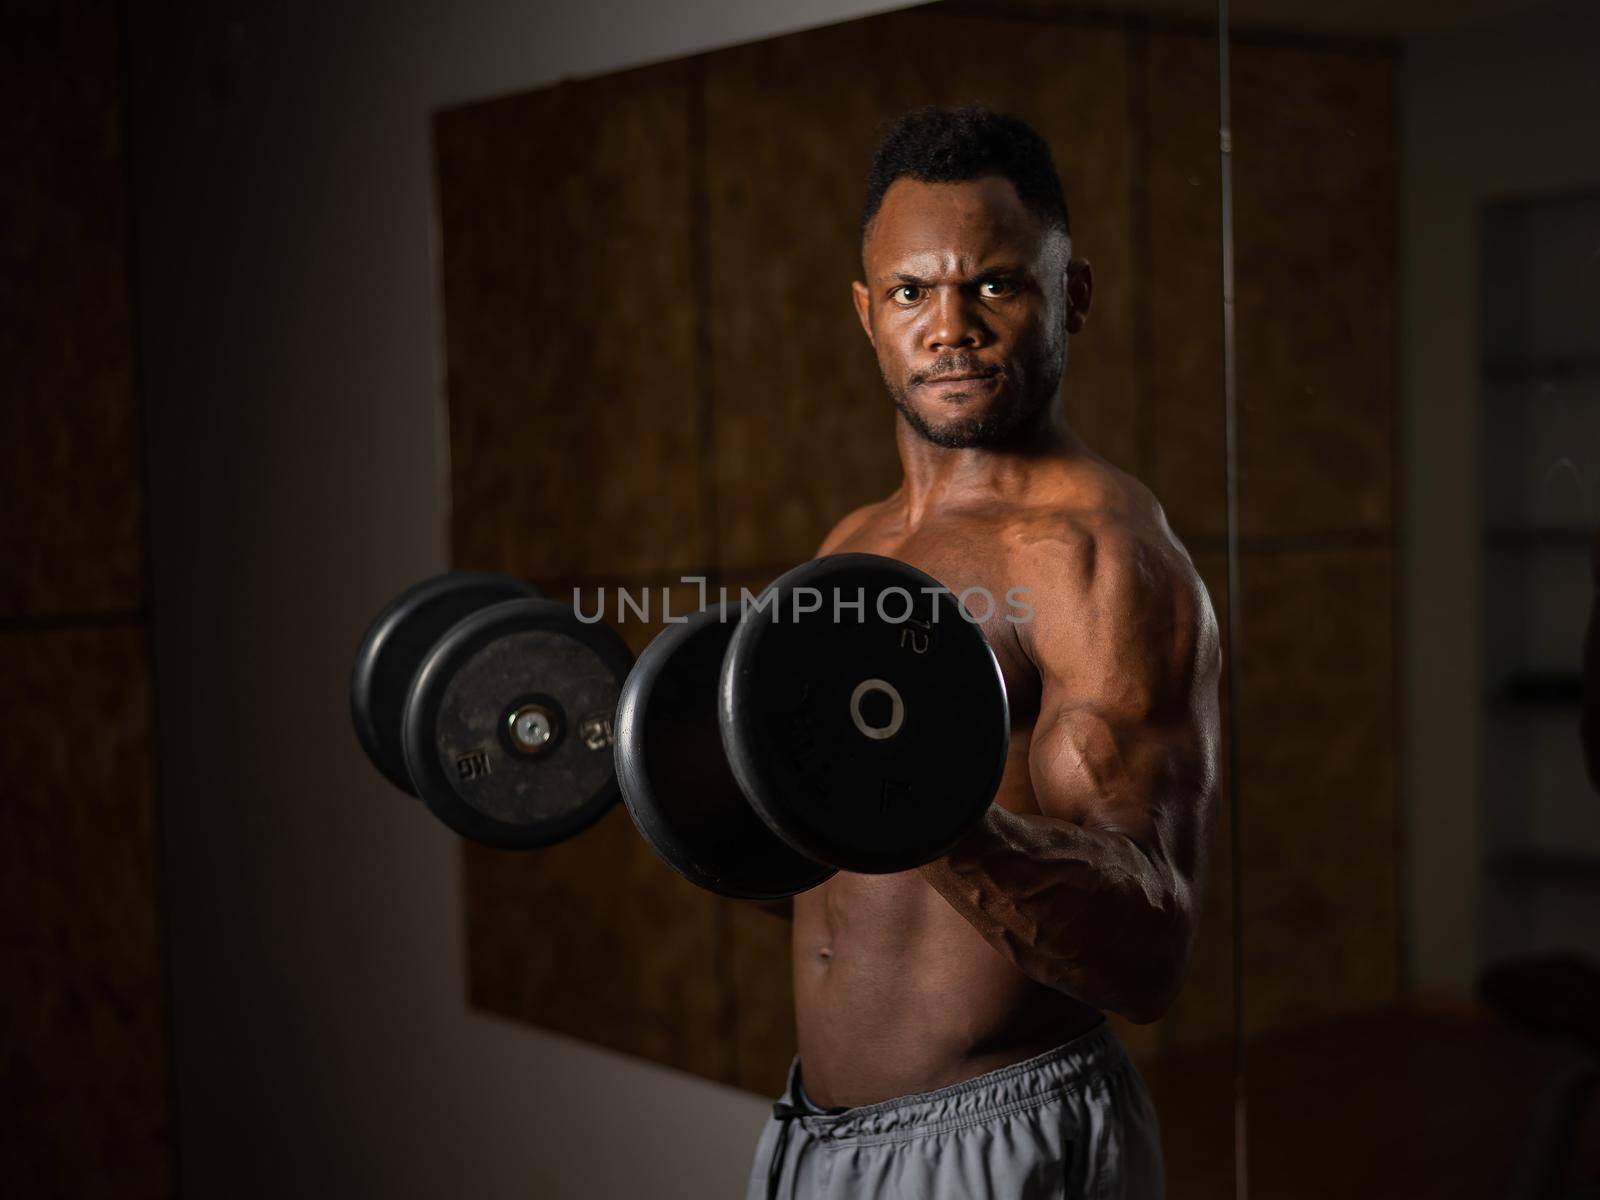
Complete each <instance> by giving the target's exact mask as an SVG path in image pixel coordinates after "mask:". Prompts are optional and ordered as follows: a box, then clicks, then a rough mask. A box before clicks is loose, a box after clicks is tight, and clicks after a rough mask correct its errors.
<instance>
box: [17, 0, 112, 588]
mask: <svg viewBox="0 0 1600 1200" xmlns="http://www.w3.org/2000/svg"><path fill="white" fill-rule="evenodd" d="M0 31H3V34H0V105H3V108H4V111H5V113H6V114H7V116H6V120H5V121H4V122H3V123H0V161H3V162H4V163H5V171H6V176H7V185H6V186H5V187H4V188H0V259H3V261H4V263H5V267H4V269H3V270H0V364H3V367H0V370H3V371H4V375H3V380H4V384H3V392H4V396H5V436H4V438H0V510H3V511H4V513H5V520H4V521H3V522H0V616H16V615H19V614H39V613H62V612H72V613H84V612H105V611H117V610H130V609H134V608H137V607H138V606H139V605H140V603H141V602H142V589H143V582H142V554H143V550H142V540H141V539H142V523H143V520H144V492H143V485H142V481H141V473H142V470H143V467H142V458H143V446H142V445H141V442H140V432H139V421H138V410H137V408H136V406H135V405H134V397H133V331H132V322H131V318H130V315H129V302H128V275H127V243H128V229H127V198H126V194H125V188H124V181H123V148H122V136H121V128H122V126H121V106H120V103H119V85H118V73H119V67H118V61H117V19H116V8H115V6H114V5H111V4H98V5H97V4H48V5H34V6H18V5H9V6H7V8H6V10H5V15H4V17H3V18H0Z"/></svg>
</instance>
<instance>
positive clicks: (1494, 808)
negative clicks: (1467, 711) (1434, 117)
mask: <svg viewBox="0 0 1600 1200" xmlns="http://www.w3.org/2000/svg"><path fill="white" fill-rule="evenodd" d="M1481 232H1482V239H1483V240H1482V263H1483V271H1482V281H1483V309H1482V314H1483V325H1482V332H1483V336H1482V339H1481V344H1482V351H1483V360H1482V365H1481V370H1480V396H1481V410H1480V415H1481V420H1482V434H1483V436H1482V439H1481V445H1482V447H1483V450H1482V455H1481V466H1480V470H1481V480H1482V485H1483V487H1482V494H1483V511H1482V513H1481V514H1480V519H1481V527H1482V538H1483V559H1482V561H1483V576H1482V582H1481V586H1482V596H1483V613H1484V625H1483V635H1482V636H1483V645H1482V648H1481V649H1482V654H1483V663H1484V682H1485V695H1484V745H1483V760H1482V769H1483V778H1484V780H1485V789H1484V803H1485V812H1484V818H1485V820H1484V828H1485V830H1486V843H1485V846H1484V857H1483V862H1482V872H1483V875H1482V879H1483V892H1482V895H1483V911H1482V926H1481V938H1480V957H1481V959H1482V960H1483V961H1485V962H1489V961H1495V960H1500V959H1505V958H1508V957H1513V956H1516V955H1519V954H1528V953H1534V952H1539V951H1543V950H1550V949H1556V948H1564V949H1570V950H1581V951H1584V952H1587V953H1590V954H1595V955H1597V956H1600V796H1597V795H1595V794H1594V792H1593V790H1592V788H1591V787H1590V785H1589V782H1588V779H1587V777H1586V775H1585V773H1584V770H1583V764H1582V752H1581V749H1580V747H1579V743H1578V732H1577V724H1578V713H1579V708H1580V705H1581V703H1582V697H1583V684H1582V678H1581V676H1580V674H1579V669H1580V661H1581V655H1582V645H1583V631H1584V625H1585V621H1586V619H1587V615H1588V604H1589V599H1590V594H1591V587H1590V575H1589V557H1588V555H1589V547H1590V544H1591V540H1592V538H1593V537H1594V530H1595V527H1596V525H1597V524H1600V193H1591V194H1581V195H1570V194H1569V195H1561V196H1551V197H1544V198H1534V199H1521V200H1517V201H1514V202H1506V203H1496V204H1493V205H1489V206H1487V207H1486V208H1485V209H1484V211H1483V218H1482V222H1481Z"/></svg>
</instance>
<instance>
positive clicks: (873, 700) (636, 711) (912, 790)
mask: <svg viewBox="0 0 1600 1200" xmlns="http://www.w3.org/2000/svg"><path fill="white" fill-rule="evenodd" d="M818 597H820V603H817V599H818ZM836 599H842V600H843V603H842V604H838V605H836V604H835V600H836ZM858 604H859V607H858ZM814 605H815V607H813V606H814ZM808 610H809V611H808ZM1010 732H1011V727H1010V713H1009V709H1008V704H1007V699H1006V688H1005V679H1004V676H1003V675H1002V674H1001V671H1000V665H999V662H998V660H997V659H996V657H995V654H994V650H993V648H992V647H991V646H990V645H989V642H988V639H987V638H985V637H984V634H983V631H982V630H981V629H980V628H979V627H978V626H977V625H976V624H974V623H973V622H971V621H970V620H968V619H967V618H966V616H965V615H964V613H963V611H962V609H961V607H960V605H959V604H958V602H957V600H956V598H955V597H954V596H952V595H951V594H950V592H948V591H946V590H944V589H943V588H941V587H940V585H939V584H938V582H937V581H936V580H934V579H933V578H932V577H931V576H929V575H927V574H925V573H923V572H922V571H919V570H916V569H915V568H913V567H910V566H907V565H906V564H904V563H901V562H898V561H896V560H894V559H889V558H883V557H881V556H878V555H870V554H839V555H830V556H827V557H824V558H819V559H815V560H813V561H811V562H808V563H804V564H802V565H801V566H799V567H796V568H795V569H794V570H792V571H789V572H788V573H786V574H784V575H783V576H781V577H780V578H779V579H778V580H777V582H776V583H774V584H773V585H772V586H771V587H770V588H768V589H767V590H766V591H765V592H763V593H762V595H761V597H760V600H759V602H758V603H757V604H755V605H752V606H750V608H749V611H747V612H745V613H744V614H743V615H742V617H741V615H740V613H739V612H738V611H737V610H736V609H735V608H734V607H733V606H713V607H711V608H707V609H705V610H703V611H701V612H699V613H697V614H695V615H694V616H691V617H690V618H688V619H687V620H686V621H684V622H683V623H681V624H674V625H669V626H668V627H667V628H666V629H665V630H663V631H662V632H661V633H660V634H659V635H658V636H657V637H656V638H655V639H654V640H653V641H652V642H651V643H650V645H649V646H648V647H646V648H645V651H644V653H643V654H641V655H640V656H639V661H638V662H637V663H636V664H635V666H634V669H633V671H632V672H631V673H630V674H629V676H628V679H627V682H626V683H625V684H624V686H623V689H622V698H621V701H620V703H619V705H618V709H617V723H616V738H617V745H616V753H617V767H618V782H619V783H620V785H621V788H622V797H623V801H624V803H626V805H627V807H628V812H629V814H630V815H631V816H632V818H633V821H634V824H635V825H636V826H637V827H638V829H639V832H640V833H641V834H642V835H643V837H644V838H645V840H646V841H647V842H648V843H649V844H650V845H651V847H652V848H654V850H655V851H656V853H657V854H659V855H660V856H661V857H662V858H663V859H665V860H666V861H667V863H669V864H670V865H671V866H672V867H673V868H674V869H675V870H677V871H678V872H679V874H681V875H683V876H684V877H685V878H686V879H688V880H689V881H690V882H692V883H695V884H697V885H699V886H700V887H703V888H707V889H709V890H710V891H713V892H716V893H718V894H720V895H724V896H732V897H736V898H739V899H747V900H760V899H776V898H779V897H783V896H791V895H794V894H796V893H798V892H802V891H805V890H806V889H808V888H811V887H814V886H816V885H817V884H819V883H821V882H823V881H824V880H825V879H827V878H828V877H829V876H830V875H832V874H833V873H834V872H835V871H836V870H848V871H856V872H863V873H878V874H881V873H887V872H892V871H904V870H910V869H911V868H913V867H917V866H920V865H922V864H923V863H926V862H931V861H933V860H934V859H935V858H938V857H939V856H940V855H942V854H944V853H945V852H947V851H948V850H949V849H950V847H951V846H953V845H954V844H955V843H956V841H957V840H958V839H959V838H960V836H961V834H962V833H963V832H964V831H965V830H966V829H967V828H968V827H969V826H970V825H971V824H972V823H973V822H974V821H976V820H977V819H978V818H979V817H980V816H981V815H982V814H983V812H984V811H985V810H986V809H987V808H988V806H989V804H990V802H991V801H992V800H993V798H994V795H995V792H996V791H997V790H998V789H999V786H1000V778H1001V775H1002V773H1003V772H1004V770H1005V763H1006V753H1007V750H1008V748H1009V745H1010Z"/></svg>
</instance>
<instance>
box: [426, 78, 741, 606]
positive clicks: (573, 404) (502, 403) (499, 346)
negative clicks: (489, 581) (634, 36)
mask: <svg viewBox="0 0 1600 1200" xmlns="http://www.w3.org/2000/svg"><path fill="white" fill-rule="evenodd" d="M688 79H689V68H688V67H687V65H686V64H684V63H681V62H680V63H670V64H666V65H663V66H655V67H648V68H643V69H640V70H636V71H628V72H624V73H622V74H618V75H609V76H606V77H604V78H601V79H594V80H587V81H584V82H581V83H567V84H562V85H560V86H557V87H554V88H547V89H544V90H541V91H537V92H529V93H525V94H523V95H519V96H512V97H509V98H506V99H501V100H493V101H488V102H486V103H482V104H475V105H472V106H470V107H467V108H459V109H454V110H451V111H448V112H444V113H442V114H440V115H439V116H438V117H437V118H436V120H435V126H434V131H435V142H436V158H437V173H438V189H439V209H440V221H441V235H442V242H443V246H442V250H443V259H442V270H443V289H444V309H445V359H446V363H447V393H448V397H449V408H450V450H451V463H452V470H451V498H452V505H453V507H452V520H451V532H452V535H453V550H454V559H455V562H456V563H457V565H459V566H462V567H474V568H487V569H493V570H503V571H509V572H512V573H514V574H518V575H522V576H525V577H528V578H530V579H534V580H544V579H550V578H553V577H557V576H560V577H573V576H578V577H585V578H594V577H597V576H602V575H606V574H611V573H631V574H638V573H641V572H657V571H672V570H678V569H682V568H687V567H690V566H693V565H694V564H696V563H701V562H705V561H706V560H707V558H708V554H709V551H708V545H707V543H706V541H705V534H706V532H707V530H706V527H705V525H704V513H703V511H702V501H701V486H700V478H701V474H700V460H699V449H700V444H701V435H700V418H699V402H698V399H697V397H698V391H697V384H696V375H695V369H696V360H695V353H694V346H695V333H694V330H695V314H694V293H695V286H694V274H693V270H694V268H693V266H692V243H691V237H690V175H689V171H690V161H691V160H690V155H689V90H688Z"/></svg>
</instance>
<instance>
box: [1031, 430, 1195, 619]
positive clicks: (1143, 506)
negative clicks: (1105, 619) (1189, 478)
mask: <svg viewBox="0 0 1600 1200" xmlns="http://www.w3.org/2000/svg"><path fill="white" fill-rule="evenodd" d="M1073 482H1074V486H1073V488H1072V489H1071V490H1070V491H1069V492H1067V493H1065V494H1064V495H1063V496H1061V497H1060V498H1058V499H1055V500H1052V501H1047V502H1046V503H1044V504H1041V505H1038V506H1036V507H1034V508H1031V509H1030V510H1029V511H1028V512H1027V513H1026V514H1024V515H1023V516H1022V517H1021V518H1020V519H1019V520H1018V522H1017V525H1016V534H1015V536H1014V538H1013V539H1012V541H1013V548H1014V553H1015V555H1016V565H1017V567H1018V568H1020V569H1021V570H1024V571H1026V572H1028V573H1030V574H1033V573H1036V574H1039V575H1041V576H1043V577H1045V578H1047V579H1050V580H1051V581H1052V582H1054V583H1056V584H1058V585H1059V584H1067V585H1071V584H1074V583H1076V584H1078V585H1080V586H1082V587H1084V588H1085V589H1087V588H1089V587H1094V586H1104V585H1106V584H1108V583H1109V584H1116V583H1119V582H1124V581H1127V580H1129V579H1132V580H1135V581H1144V582H1146V583H1148V584H1150V585H1167V586H1174V585H1175V586H1180V587H1181V586H1184V585H1186V584H1187V583H1188V581H1189V580H1191V579H1193V578H1194V564H1193V563H1192V561H1191V560H1190V558H1189V554H1188V551H1186V550H1185V549H1184V547H1183V544H1182V543H1181V542H1180V541H1179V540H1178V538H1177V535H1176V534H1175V533H1173V531H1172V527H1171V526H1170V525H1169V524H1168V523H1167V517H1166V513H1165V512H1164V511H1163V509H1162V507H1161V504H1160V502H1159V501H1158V500H1157V499H1156V497H1155V495H1154V493H1152V492H1151V491H1150V489H1149V488H1147V487H1146V486H1145V485H1144V484H1143V483H1141V482H1140V481H1139V480H1138V479H1136V478H1134V477H1133V476H1132V475H1130V474H1128V473H1127V472H1126V471H1122V470H1120V469H1119V468H1117V467H1115V466H1113V465H1111V464H1110V463H1107V462H1105V461H1104V460H1096V461H1095V462H1093V463H1092V464H1090V465H1089V466H1087V467H1086V468H1084V469H1082V470H1080V471H1079V472H1077V475H1076V477H1075V479H1074V481H1073Z"/></svg>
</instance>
